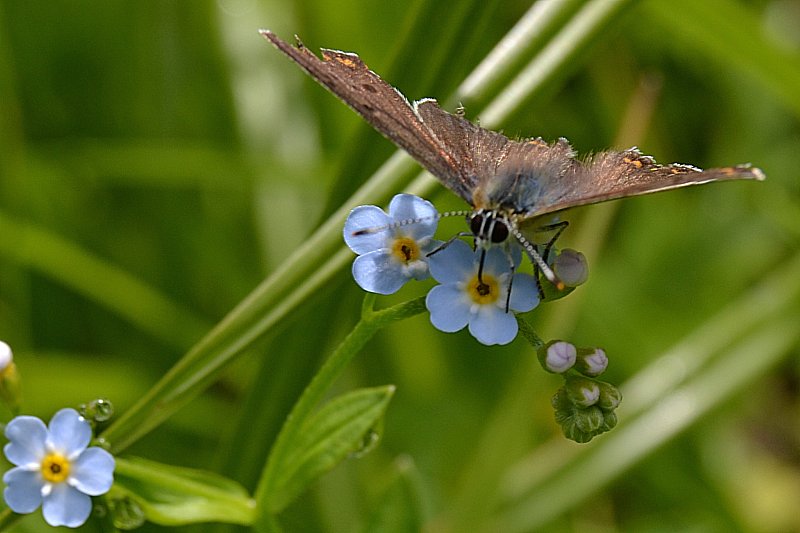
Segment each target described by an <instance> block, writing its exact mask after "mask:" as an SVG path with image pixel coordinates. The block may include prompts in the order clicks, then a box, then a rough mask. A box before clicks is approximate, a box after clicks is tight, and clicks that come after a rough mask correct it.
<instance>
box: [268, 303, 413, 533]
mask: <svg viewBox="0 0 800 533" xmlns="http://www.w3.org/2000/svg"><path fill="white" fill-rule="evenodd" d="M374 299H375V297H374V296H373V295H367V296H366V297H365V299H364V306H363V308H362V316H361V320H360V321H359V322H358V324H356V326H355V328H354V329H353V331H351V332H350V334H349V335H348V336H347V337H345V339H344V340H343V341H342V343H341V344H340V345H339V346H338V347H337V348H336V351H334V352H333V354H332V355H331V356H330V357H329V358H328V360H327V361H326V362H325V364H324V365H323V366H322V368H320V370H319V372H317V374H316V375H315V376H314V378H313V379H312V380H311V383H310V384H309V385H308V387H306V389H305V390H304V391H303V394H302V395H301V396H300V399H299V400H298V401H297V403H295V405H294V407H293V408H292V411H291V413H289V416H288V417H287V418H286V422H285V423H284V425H283V428H281V431H280V433H279V434H278V437H277V439H276V440H275V444H274V445H273V446H272V451H271V452H270V454H269V459H268V460H267V464H266V466H265V467H264V472H263V474H262V476H261V481H260V482H259V486H258V488H257V489H256V502H257V505H258V509H259V511H260V517H259V518H258V519H257V524H261V523H262V522H264V526H266V522H265V521H269V520H270V517H269V515H270V514H276V513H278V512H280V510H281V509H272V508H270V495H271V492H272V491H273V490H274V489H275V486H274V483H275V481H276V479H277V475H276V474H277V470H276V469H277V468H278V467H279V466H280V465H281V464H283V461H284V459H285V457H286V456H287V455H288V454H289V453H291V447H292V443H293V442H295V440H296V438H297V435H298V434H299V432H300V430H301V428H302V427H303V424H304V423H305V421H306V420H307V419H308V417H309V416H310V415H311V413H312V411H313V409H314V407H315V406H316V405H317V404H318V403H319V402H320V401H321V400H322V398H323V397H324V396H325V393H326V392H327V391H328V389H329V388H330V387H331V385H332V384H333V382H334V381H335V380H336V378H338V377H339V376H340V375H341V374H342V372H343V371H344V369H345V368H346V367H347V365H348V363H350V361H351V360H352V359H353V357H354V356H355V355H356V354H357V353H358V352H359V351H360V350H361V348H363V347H364V345H365V344H366V343H367V341H369V340H370V339H371V338H372V336H373V335H374V334H375V333H376V332H377V331H378V330H380V329H381V328H383V327H384V326H386V325H388V324H390V323H392V322H395V321H398V320H402V319H404V318H408V317H410V316H413V315H416V314H419V313H421V312H423V311H424V310H425V299H424V297H420V298H417V299H415V300H411V301H408V302H404V303H401V304H398V305H395V306H393V307H390V308H388V309H383V310H380V311H374V310H373V309H372V303H373V302H374ZM263 529H264V530H266V531H269V529H267V528H266V527H264V528H263Z"/></svg>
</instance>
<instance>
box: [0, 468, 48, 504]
mask: <svg viewBox="0 0 800 533" xmlns="http://www.w3.org/2000/svg"><path fill="white" fill-rule="evenodd" d="M3 482H4V483H5V484H6V489H5V490H4V491H3V498H4V499H5V500H6V504H8V506H9V507H10V508H11V510H12V511H14V512H15V513H21V514H25V513H32V512H33V511H35V510H36V509H37V508H38V507H39V506H40V505H41V504H42V487H43V486H44V481H43V480H42V476H41V474H40V471H39V470H28V469H25V468H19V467H17V468H12V469H11V470H9V471H8V472H6V473H5V475H4V476H3Z"/></svg>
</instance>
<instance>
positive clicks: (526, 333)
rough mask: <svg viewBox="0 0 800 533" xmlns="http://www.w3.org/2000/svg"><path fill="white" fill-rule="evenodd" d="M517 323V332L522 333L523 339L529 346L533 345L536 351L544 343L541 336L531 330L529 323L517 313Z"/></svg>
mask: <svg viewBox="0 0 800 533" xmlns="http://www.w3.org/2000/svg"><path fill="white" fill-rule="evenodd" d="M517 324H519V332H520V333H522V336H523V337H525V340H526V341H528V342H529V343H530V345H531V346H533V349H534V350H537V351H538V350H539V348H541V347H543V346H544V344H545V343H544V341H543V340H542V338H541V337H540V336H539V335H537V334H536V332H535V331H533V328H532V327H531V325H530V324H528V322H526V321H525V319H524V318H522V317H521V316H519V315H517Z"/></svg>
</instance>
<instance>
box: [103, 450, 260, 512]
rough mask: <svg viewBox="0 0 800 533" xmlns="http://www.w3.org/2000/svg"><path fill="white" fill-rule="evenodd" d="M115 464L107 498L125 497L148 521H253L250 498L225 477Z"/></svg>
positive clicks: (134, 462) (137, 462)
mask: <svg viewBox="0 0 800 533" xmlns="http://www.w3.org/2000/svg"><path fill="white" fill-rule="evenodd" d="M116 461H117V466H116V470H115V472H114V488H113V490H112V494H111V496H112V497H113V496H115V495H124V496H129V497H130V498H132V499H133V500H134V501H135V502H136V503H137V504H139V506H140V507H141V508H142V510H143V511H144V512H145V514H146V515H147V519H148V520H149V521H150V522H154V523H156V524H161V525H165V526H176V525H182V524H191V523H196V522H226V523H232V524H243V525H248V524H251V523H252V522H253V519H254V517H255V503H254V501H253V499H252V498H251V497H250V495H249V494H248V493H247V491H246V490H245V489H244V488H243V487H242V486H241V485H239V484H238V483H236V482H234V481H231V480H230V479H228V478H226V477H223V476H220V475H218V474H214V473H212V472H206V471H203V470H195V469H191V468H182V467H177V466H172V465H165V464H161V463H156V462H154V461H148V460H145V459H140V458H127V459H120V458H117V459H116Z"/></svg>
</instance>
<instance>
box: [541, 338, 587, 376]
mask: <svg viewBox="0 0 800 533" xmlns="http://www.w3.org/2000/svg"><path fill="white" fill-rule="evenodd" d="M577 357H578V351H577V349H576V348H575V346H574V345H573V344H570V343H568V342H566V341H556V342H553V343H550V344H549V345H548V346H546V347H545V353H544V357H543V361H542V366H544V368H545V370H547V371H548V372H553V373H555V374H563V373H564V372H566V371H567V370H569V369H570V368H572V367H573V366H575V361H576V359H577Z"/></svg>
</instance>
